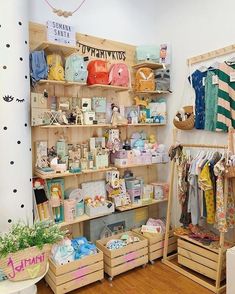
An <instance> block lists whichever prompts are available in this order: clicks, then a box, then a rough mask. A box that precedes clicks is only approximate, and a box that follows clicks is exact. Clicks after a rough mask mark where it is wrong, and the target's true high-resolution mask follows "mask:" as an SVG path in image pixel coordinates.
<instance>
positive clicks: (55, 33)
mask: <svg viewBox="0 0 235 294" xmlns="http://www.w3.org/2000/svg"><path fill="white" fill-rule="evenodd" d="M47 40H48V41H51V42H58V43H62V44H68V45H71V46H76V32H75V28H74V27H73V26H70V25H68V24H63V23H59V22H56V21H50V20H49V21H47Z"/></svg>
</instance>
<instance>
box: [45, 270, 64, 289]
mask: <svg viewBox="0 0 235 294" xmlns="http://www.w3.org/2000/svg"><path fill="white" fill-rule="evenodd" d="M45 281H46V282H47V284H48V285H49V286H50V288H51V290H52V291H53V292H54V293H55V294H60V293H59V292H58V291H57V288H56V285H55V283H54V282H53V281H52V279H51V276H50V275H49V274H46V276H45Z"/></svg>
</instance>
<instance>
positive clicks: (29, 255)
mask: <svg viewBox="0 0 235 294" xmlns="http://www.w3.org/2000/svg"><path fill="white" fill-rule="evenodd" d="M50 251H51V245H48V244H46V245H44V246H43V248H42V249H39V248H37V247H30V248H27V249H24V250H21V251H18V252H16V253H10V254H8V255H7V256H6V257H4V258H1V259H0V268H1V269H2V271H3V272H4V274H5V275H6V276H7V278H8V279H9V280H11V281H24V280H30V279H35V278H37V277H40V276H42V275H43V274H44V273H45V271H46V267H47V261H48V257H49V254H50Z"/></svg>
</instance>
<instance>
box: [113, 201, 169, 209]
mask: <svg viewBox="0 0 235 294" xmlns="http://www.w3.org/2000/svg"><path fill="white" fill-rule="evenodd" d="M163 202H167V199H163V200H152V202H151V203H149V204H129V205H125V206H119V207H116V210H118V211H128V210H132V209H136V208H140V207H146V206H151V205H154V204H158V203H163Z"/></svg>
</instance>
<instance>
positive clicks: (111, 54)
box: [77, 41, 126, 61]
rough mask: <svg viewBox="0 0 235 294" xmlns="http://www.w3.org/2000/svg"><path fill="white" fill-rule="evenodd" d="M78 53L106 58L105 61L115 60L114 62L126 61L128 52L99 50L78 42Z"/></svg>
mask: <svg viewBox="0 0 235 294" xmlns="http://www.w3.org/2000/svg"><path fill="white" fill-rule="evenodd" d="M77 45H78V52H80V53H82V54H83V55H85V54H87V53H88V54H90V56H92V57H95V58H104V59H113V60H123V61H125V60H126V51H118V50H105V49H99V48H95V47H91V46H88V45H86V44H82V43H80V42H79V41H77Z"/></svg>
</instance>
